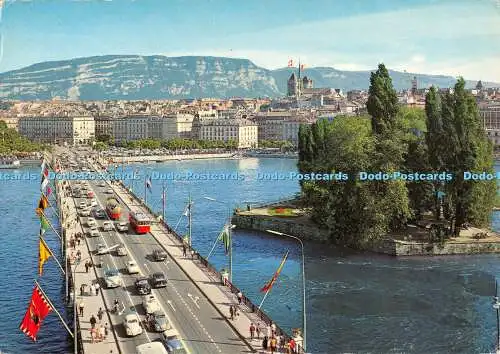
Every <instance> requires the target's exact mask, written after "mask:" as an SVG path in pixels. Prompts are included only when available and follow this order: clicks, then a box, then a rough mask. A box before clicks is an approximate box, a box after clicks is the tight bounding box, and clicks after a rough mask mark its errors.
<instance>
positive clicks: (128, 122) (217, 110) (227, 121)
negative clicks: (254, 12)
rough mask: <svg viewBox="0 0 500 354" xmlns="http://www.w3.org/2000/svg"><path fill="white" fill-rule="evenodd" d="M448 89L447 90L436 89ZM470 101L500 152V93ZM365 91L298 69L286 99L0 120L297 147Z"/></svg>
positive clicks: (148, 105) (39, 133)
mask: <svg viewBox="0 0 500 354" xmlns="http://www.w3.org/2000/svg"><path fill="white" fill-rule="evenodd" d="M439 90H440V91H442V92H443V91H450V90H452V89H451V88H440V89H439ZM470 91H471V93H472V95H473V96H474V97H475V98H476V100H477V103H478V107H479V112H480V116H481V121H482V126H483V128H484V129H485V131H486V133H487V135H488V137H489V138H490V139H491V140H492V142H493V143H494V146H495V149H499V148H500V88H485V87H483V85H482V83H481V81H479V82H478V83H477V85H476V87H475V89H472V90H470ZM427 92H428V88H419V86H418V81H417V78H416V77H415V78H413V80H412V82H411V87H408V88H407V89H405V90H401V91H399V92H398V98H399V102H400V104H401V105H403V106H408V107H415V108H420V109H424V107H425V94H426V93H427ZM367 99H368V91H363V90H352V91H348V92H343V91H342V90H340V89H335V88H328V87H325V88H321V87H320V88H316V87H314V82H313V80H311V79H310V78H308V77H307V76H304V77H301V72H300V70H298V71H297V73H293V74H292V75H291V76H290V77H289V79H288V82H287V96H286V97H282V98H278V99H271V98H264V99H262V98H230V99H212V98H198V99H180V100H140V101H125V100H118V101H65V100H60V99H53V100H50V101H15V100H3V101H0V120H3V121H4V122H5V123H6V124H7V127H9V128H13V129H15V130H16V131H18V132H19V133H20V134H21V135H22V136H25V137H26V138H28V139H30V140H32V141H34V142H40V143H57V144H67V145H88V144H90V145H92V144H94V143H95V142H99V141H101V142H102V141H112V142H113V143H114V144H116V145H120V144H125V143H127V142H133V141H139V140H147V139H152V140H161V141H168V140H172V139H192V140H204V141H214V142H228V141H231V142H233V144H234V146H233V147H235V148H238V149H248V148H257V147H265V146H266V142H289V143H290V145H291V146H290V147H291V148H292V147H293V148H297V145H298V130H299V126H300V125H301V124H313V123H314V122H316V121H317V120H321V119H326V120H332V119H335V117H337V116H342V117H349V116H357V115H364V114H366V101H367Z"/></svg>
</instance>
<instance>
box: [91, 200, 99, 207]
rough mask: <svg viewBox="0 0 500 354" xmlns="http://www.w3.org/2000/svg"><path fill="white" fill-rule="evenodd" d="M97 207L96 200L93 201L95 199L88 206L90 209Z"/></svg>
mask: <svg viewBox="0 0 500 354" xmlns="http://www.w3.org/2000/svg"><path fill="white" fill-rule="evenodd" d="M97 205H98V204H97V200H95V199H92V200H91V201H90V203H89V206H91V207H95V206H97Z"/></svg>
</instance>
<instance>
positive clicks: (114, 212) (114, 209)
mask: <svg viewBox="0 0 500 354" xmlns="http://www.w3.org/2000/svg"><path fill="white" fill-rule="evenodd" d="M106 212H107V213H108V216H109V217H110V219H112V220H119V219H120V215H121V212H122V209H121V208H120V203H118V200H116V199H115V198H109V199H108V200H107V203H106Z"/></svg>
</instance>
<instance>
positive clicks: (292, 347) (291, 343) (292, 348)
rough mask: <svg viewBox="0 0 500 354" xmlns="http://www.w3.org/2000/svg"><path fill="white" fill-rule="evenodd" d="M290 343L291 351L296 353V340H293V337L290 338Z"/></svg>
mask: <svg viewBox="0 0 500 354" xmlns="http://www.w3.org/2000/svg"><path fill="white" fill-rule="evenodd" d="M289 344H290V351H291V352H292V353H295V341H294V340H293V338H292V339H290V342H289Z"/></svg>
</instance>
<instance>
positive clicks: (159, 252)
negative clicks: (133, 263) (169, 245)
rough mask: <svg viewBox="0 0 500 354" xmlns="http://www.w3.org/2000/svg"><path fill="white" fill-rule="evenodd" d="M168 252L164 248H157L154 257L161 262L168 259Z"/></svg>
mask: <svg viewBox="0 0 500 354" xmlns="http://www.w3.org/2000/svg"><path fill="white" fill-rule="evenodd" d="M167 256H168V255H167V252H165V251H164V250H162V249H159V248H158V249H156V250H154V251H153V258H154V260H155V261H157V262H161V261H164V260H165V259H167Z"/></svg>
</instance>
